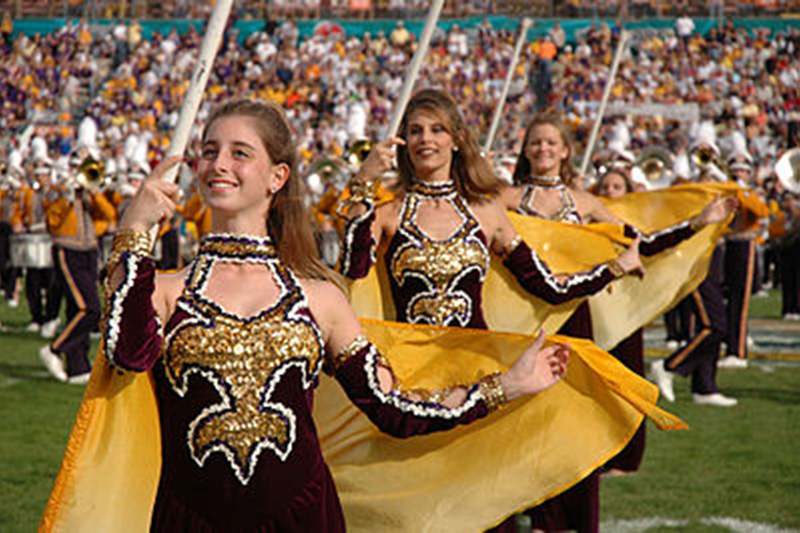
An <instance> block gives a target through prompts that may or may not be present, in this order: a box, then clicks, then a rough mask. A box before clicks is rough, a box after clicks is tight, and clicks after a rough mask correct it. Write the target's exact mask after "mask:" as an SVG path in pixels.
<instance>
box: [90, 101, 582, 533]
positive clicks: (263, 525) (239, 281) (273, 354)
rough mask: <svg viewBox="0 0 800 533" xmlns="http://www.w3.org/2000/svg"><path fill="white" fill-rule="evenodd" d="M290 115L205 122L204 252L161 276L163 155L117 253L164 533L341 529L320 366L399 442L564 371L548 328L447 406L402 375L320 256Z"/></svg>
mask: <svg viewBox="0 0 800 533" xmlns="http://www.w3.org/2000/svg"><path fill="white" fill-rule="evenodd" d="M295 151H296V149H295V144H294V142H293V140H292V136H291V132H290V129H289V125H288V123H287V122H286V119H285V118H284V116H283V114H282V112H281V111H280V110H279V109H278V108H276V107H274V106H271V105H267V104H259V103H254V102H248V101H238V102H232V103H229V104H226V105H224V106H222V107H221V108H220V109H218V110H217V111H216V112H215V113H214V114H212V116H211V118H210V119H209V120H208V123H207V126H206V129H205V133H204V135H203V139H202V158H201V162H200V166H199V174H198V181H199V186H200V189H201V190H202V193H203V195H204V197H205V201H206V203H207V205H208V206H209V208H210V209H211V210H212V212H213V233H212V234H211V235H209V236H207V237H206V238H205V240H204V241H203V243H202V244H201V246H200V251H199V253H198V256H197V257H196V258H195V260H194V261H193V262H192V263H191V264H190V265H189V266H188V267H187V268H185V269H183V270H181V271H180V272H178V273H174V274H162V273H156V272H155V269H154V264H153V261H152V259H151V258H150V257H149V256H148V254H149V247H150V243H149V237H148V233H147V230H148V229H149V228H150V227H151V226H152V225H154V224H156V223H159V222H160V221H163V220H168V219H170V218H171V216H172V214H173V212H174V209H175V203H176V201H177V193H178V189H177V186H175V185H174V184H170V183H167V182H164V181H162V180H161V179H160V177H161V176H162V175H163V173H164V172H165V170H166V169H167V168H169V167H171V166H172V165H174V164H176V163H177V158H172V159H168V160H166V161H165V162H163V163H162V164H161V165H159V166H158V167H157V168H156V170H155V171H154V172H153V175H152V176H150V177H149V178H148V179H147V180H146V181H145V182H144V184H143V186H142V187H141V190H140V191H139V193H138V194H137V196H136V197H135V198H134V200H133V201H132V202H131V204H130V206H129V208H128V209H127V210H126V212H125V216H124V217H123V220H122V221H121V224H120V230H119V232H118V234H117V237H116V239H115V242H114V247H113V251H112V256H111V258H110V260H109V278H108V280H107V281H106V288H107V290H108V291H109V292H108V293H107V294H108V295H109V302H108V304H107V308H106V312H105V345H104V349H105V355H106V357H107V359H108V361H109V362H110V364H112V365H114V366H116V367H117V368H119V369H122V370H129V371H146V370H151V371H152V374H153V378H154V382H155V392H156V398H157V401H158V408H159V418H160V426H161V454H162V466H161V476H160V480H159V485H158V491H157V495H156V500H155V506H154V508H153V512H152V519H151V530H152V531H170V532H175V531H192V532H202V531H280V532H287V531H303V532H306V531H326V532H330V531H344V529H345V524H344V517H343V515H342V510H341V507H340V504H339V500H338V497H337V495H336V491H335V487H334V484H333V480H332V479H331V476H330V473H329V470H328V468H327V466H326V465H325V462H324V460H323V457H322V453H321V451H320V445H319V442H318V438H317V434H316V430H315V428H314V424H313V420H312V416H311V413H312V402H313V392H314V387H315V385H316V382H317V379H318V375H319V372H320V370H325V371H326V372H329V373H330V374H332V375H333V376H334V377H335V378H336V379H337V380H338V381H339V382H340V384H341V385H342V386H343V387H344V389H345V390H346V392H347V394H348V396H349V397H350V399H351V400H352V401H353V402H354V403H355V404H356V405H357V406H358V407H359V408H360V409H362V410H363V411H364V412H365V413H366V414H367V416H368V417H369V418H370V419H371V420H372V421H373V422H374V423H375V424H376V425H377V426H378V427H380V429H381V430H383V431H386V432H388V433H390V434H392V435H395V436H399V437H405V436H410V435H414V434H420V433H427V432H432V431H439V430H445V429H448V428H450V427H453V426H455V425H457V424H466V423H469V422H471V421H473V420H476V419H478V418H481V417H483V416H485V415H486V414H487V413H488V412H489V411H491V410H492V409H493V408H494V407H496V406H497V405H499V404H500V403H502V402H505V401H510V400H512V399H514V398H517V397H519V396H522V395H525V394H534V393H536V392H539V391H542V390H544V389H546V388H548V387H550V386H551V385H553V384H554V383H556V382H557V381H558V380H559V379H560V378H561V377H562V376H563V375H564V372H565V369H566V359H567V350H566V347H564V346H560V345H557V346H552V347H548V348H545V349H540V347H541V342H542V339H539V340H537V342H536V343H534V344H533V345H532V346H531V347H530V348H529V349H528V350H526V351H525V353H524V354H523V355H522V356H521V357H520V358H519V359H518V361H517V362H516V363H515V365H514V366H513V367H512V368H511V369H510V370H509V371H508V372H506V373H504V374H494V375H491V376H488V377H487V378H484V379H482V380H481V381H479V382H477V383H475V384H473V385H470V386H465V387H457V388H455V389H453V390H452V391H450V392H448V393H446V395H444V396H443V399H442V400H441V403H433V402H431V401H423V400H422V399H421V398H422V396H421V395H420V394H419V393H415V392H402V393H401V392H400V391H399V390H398V389H397V388H395V387H394V385H395V384H396V383H395V380H394V377H393V374H392V370H391V367H390V366H389V364H388V362H387V361H386V359H384V358H383V357H381V355H380V354H379V353H378V351H377V350H376V348H375V347H374V346H373V345H372V344H371V343H369V341H368V340H367V339H365V338H364V337H363V334H362V331H361V327H360V325H359V323H358V321H357V320H356V317H355V315H354V313H353V311H352V309H351V308H350V305H349V303H348V301H347V299H346V297H345V295H344V294H343V293H342V291H341V290H340V289H339V287H338V286H337V283H336V276H335V274H333V273H331V272H329V271H328V270H327V269H326V268H325V267H324V266H323V264H322V263H321V261H320V259H319V257H318V254H317V252H316V247H315V244H314V241H313V238H312V235H311V232H310V226H309V218H308V216H307V213H306V211H305V209H304V207H303V202H302V196H301V186H300V182H299V179H298V177H297V175H296V173H295Z"/></svg>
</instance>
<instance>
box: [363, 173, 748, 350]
mask: <svg viewBox="0 0 800 533" xmlns="http://www.w3.org/2000/svg"><path fill="white" fill-rule="evenodd" d="M738 190H739V187H738V186H736V185H735V184H718V183H709V184H686V185H678V186H675V187H671V188H669V189H663V190H658V191H650V192H643V193H632V194H628V195H626V196H625V197H623V198H621V199H618V200H610V201H607V206H608V208H609V210H611V211H612V213H614V215H616V216H617V217H618V218H619V219H620V220H622V221H624V222H626V223H628V224H631V225H633V226H634V227H636V228H638V229H639V230H640V231H642V232H644V233H646V234H653V233H656V232H658V231H660V230H664V229H666V228H669V227H671V226H674V225H676V224H678V223H680V222H682V221H685V220H688V219H690V218H691V217H692V216H694V215H696V214H698V213H700V212H701V211H702V210H703V209H704V208H705V207H706V206H707V205H709V204H710V203H711V202H712V201H713V200H714V199H715V198H717V197H718V196H725V195H734V196H735V195H736V193H737V191H738ZM508 216H509V218H510V219H511V223H512V225H513V226H514V229H516V230H517V232H518V233H519V234H520V235H521V236H522V238H523V239H524V240H525V242H526V243H527V244H528V245H529V246H530V247H531V248H532V249H533V250H535V251H536V253H537V254H538V255H539V257H540V258H541V259H542V260H544V262H545V263H546V264H547V265H548V266H549V267H550V270H551V271H552V272H553V273H574V272H581V271H586V270H589V269H591V268H592V267H594V266H595V265H598V264H600V263H603V262H606V261H609V260H611V259H614V258H616V257H617V256H618V255H619V254H620V253H621V252H622V250H623V248H624V247H626V246H628V245H629V244H630V242H631V239H628V238H626V237H625V236H624V235H623V228H622V227H621V226H620V225H617V224H607V223H603V224H587V225H574V224H565V223H562V222H553V221H550V220H545V219H541V218H536V217H529V216H522V215H518V214H516V213H511V212H509V213H508ZM724 231H725V224H724V223H719V224H713V225H711V226H708V227H706V228H704V229H703V230H701V231H700V232H698V233H697V234H696V235H694V236H692V237H691V238H690V239H687V240H686V241H684V242H682V243H680V244H678V245H677V246H675V247H672V248H668V249H666V250H664V251H663V252H661V253H659V254H656V255H655V256H652V257H642V263H643V264H644V266H645V269H646V274H645V277H644V279H638V278H635V277H631V276H625V277H624V278H622V279H619V280H616V281H615V282H613V283H612V284H611V285H610V286H609V287H607V288H606V289H604V290H602V291H600V292H599V293H597V294H595V295H593V296H591V297H590V298H589V300H590V305H591V308H592V322H593V327H594V340H595V342H596V343H597V344H598V345H599V346H601V347H603V348H605V349H611V348H613V347H614V346H616V345H617V344H618V343H619V342H620V341H622V340H623V339H625V338H626V337H627V336H628V335H630V334H631V333H633V332H634V331H636V330H637V329H639V328H640V327H642V326H644V325H646V324H648V323H650V322H651V321H652V320H653V319H655V318H656V317H658V316H659V315H660V314H662V313H664V312H665V311H667V310H668V309H670V308H671V307H673V306H674V305H675V304H676V303H677V302H679V301H680V300H681V299H682V298H683V297H685V296H686V295H688V294H689V293H690V292H691V291H693V290H694V289H695V288H696V287H697V286H698V285H699V284H700V283H701V282H702V281H703V279H704V278H705V275H706V272H707V271H708V263H709V261H710V260H711V254H712V253H713V251H714V247H715V246H716V242H717V240H718V239H719V237H720V236H721V235H722V234H723V233H724ZM384 249H385V248H381V249H379V251H378V252H379V253H378V262H377V263H376V265H375V267H374V268H372V269H371V270H370V273H369V274H368V275H367V277H366V278H364V279H360V280H357V281H355V282H353V283H352V285H351V287H350V300H351V302H352V304H353V308H354V309H355V310H356V313H357V314H358V316H360V317H365V318H374V319H382V320H393V319H394V307H393V304H392V299H391V294H390V293H389V284H388V281H387V279H386V268H385V264H384V261H383V252H384ZM583 301H584V299H576V300H573V301H570V302H566V303H563V304H560V305H552V304H549V303H547V302H545V301H544V300H542V299H540V298H537V297H535V296H532V295H531V294H528V293H527V292H525V291H524V289H523V288H522V287H521V286H520V285H519V283H517V280H516V279H515V278H514V276H513V275H512V274H511V273H510V272H509V271H508V270H507V269H506V268H505V267H504V266H503V265H502V263H501V261H500V260H499V259H498V258H497V257H495V256H492V259H491V268H490V270H489V273H488V274H487V276H486V282H485V284H484V288H483V312H484V317H485V318H486V322H487V324H488V325H489V329H492V330H495V331H506V332H516V333H523V334H532V333H535V332H536V331H538V330H539V329H540V328H541V327H544V328H545V330H546V331H548V332H556V331H558V329H559V328H560V327H561V325H562V324H564V322H566V320H567V319H568V318H569V316H570V315H571V314H572V313H573V311H575V309H576V308H577V307H578V306H579V305H580V304H581V303H582V302H583Z"/></svg>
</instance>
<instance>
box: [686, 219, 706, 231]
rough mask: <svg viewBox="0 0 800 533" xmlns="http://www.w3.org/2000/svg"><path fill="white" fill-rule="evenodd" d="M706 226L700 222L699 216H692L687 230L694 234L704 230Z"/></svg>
mask: <svg viewBox="0 0 800 533" xmlns="http://www.w3.org/2000/svg"><path fill="white" fill-rule="evenodd" d="M705 227H706V225H705V224H704V223H703V222H702V221H701V220H700V217H699V216H696V215H695V216H693V217H692V218H691V220H689V228H690V229H691V230H692V231H694V232H695V233H696V232H698V231H700V230H701V229H703V228H705Z"/></svg>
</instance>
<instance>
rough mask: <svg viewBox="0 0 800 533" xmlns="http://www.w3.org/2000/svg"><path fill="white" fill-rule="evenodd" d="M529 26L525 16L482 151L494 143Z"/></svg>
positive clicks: (529, 20)
mask: <svg viewBox="0 0 800 533" xmlns="http://www.w3.org/2000/svg"><path fill="white" fill-rule="evenodd" d="M530 27H531V19H529V18H528V17H525V18H523V19H522V22H521V23H520V32H519V37H517V44H516V46H514V54H513V55H512V56H511V63H509V65H508V73H507V74H506V81H505V83H504V84H503V90H502V92H501V93H500V100H498V102H497V105H496V106H495V109H494V116H493V117H492V124H491V126H490V127H489V133H487V134H486V140H485V141H484V143H483V153H484V154H488V153H489V152H490V151H491V150H492V144H493V143H494V136H495V135H497V128H498V127H499V126H500V117H501V116H502V114H503V108H504V107H505V105H506V98H507V97H508V89H509V88H510V87H511V81H512V80H513V79H514V70H516V68H517V61H519V56H520V53H521V52H522V46H523V45H524V44H525V41H527V39H528V29H530Z"/></svg>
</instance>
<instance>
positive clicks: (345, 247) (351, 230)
mask: <svg viewBox="0 0 800 533" xmlns="http://www.w3.org/2000/svg"><path fill="white" fill-rule="evenodd" d="M363 203H364V205H366V206H367V210H366V211H365V212H364V213H362V214H360V215H358V216H355V217H353V218H352V219H350V221H349V222H348V223H347V227H346V228H345V230H344V242H343V243H342V265H341V268H340V272H341V273H342V274H344V275H347V273H348V272H349V271H350V266H351V262H352V255H353V241H354V240H355V233H356V230H357V229H358V227H359V226H360V225H361V223H362V222H364V221H365V220H366V219H367V218H369V216H370V215H372V214H373V213H375V202H374V201H372V200H371V199H369V198H365V199H364V201H363ZM369 240H370V246H369V259H370V263H371V264H375V238H374V237H373V235H372V231H370V234H369Z"/></svg>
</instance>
